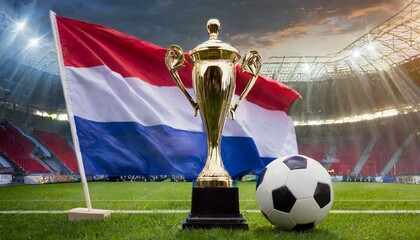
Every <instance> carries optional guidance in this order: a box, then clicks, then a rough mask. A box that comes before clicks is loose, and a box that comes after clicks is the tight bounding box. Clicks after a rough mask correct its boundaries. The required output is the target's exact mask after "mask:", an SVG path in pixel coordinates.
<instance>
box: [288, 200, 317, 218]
mask: <svg viewBox="0 0 420 240" xmlns="http://www.w3.org/2000/svg"><path fill="white" fill-rule="evenodd" d="M320 210H321V209H320V208H319V206H318V203H316V201H315V199H313V198H305V199H298V200H297V201H296V203H295V205H294V206H293V208H292V210H291V211H290V216H292V218H293V220H294V221H295V222H296V224H307V223H311V222H314V221H316V220H317V219H318V215H319V211H320Z"/></svg>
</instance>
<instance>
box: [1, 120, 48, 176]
mask: <svg viewBox="0 0 420 240" xmlns="http://www.w3.org/2000/svg"><path fill="white" fill-rule="evenodd" d="M0 140H1V141H0V151H1V152H3V153H4V154H5V155H6V156H7V157H8V158H9V159H10V160H11V161H12V162H14V163H15V164H17V165H18V166H19V167H20V168H21V169H22V170H23V171H24V172H26V173H27V174H35V173H51V171H50V170H48V169H47V168H46V167H45V166H43V165H42V164H41V163H39V162H38V160H37V159H35V158H34V157H32V156H31V153H32V149H33V148H34V144H33V143H32V142H31V141H30V140H29V139H27V138H26V137H24V136H23V135H22V134H21V133H20V132H19V131H17V130H16V129H15V128H14V127H13V125H12V124H11V123H9V122H6V123H5V124H3V125H2V126H0Z"/></svg>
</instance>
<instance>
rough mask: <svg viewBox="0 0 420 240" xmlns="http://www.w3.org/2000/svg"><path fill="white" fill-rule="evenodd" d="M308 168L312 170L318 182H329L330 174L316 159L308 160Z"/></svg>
mask: <svg viewBox="0 0 420 240" xmlns="http://www.w3.org/2000/svg"><path fill="white" fill-rule="evenodd" d="M308 168H309V169H311V172H313V173H314V174H313V176H315V178H316V180H317V181H318V182H324V183H329V184H331V176H330V174H328V171H327V170H326V169H325V168H324V167H323V166H322V165H321V164H320V163H319V162H318V161H316V160H313V161H308Z"/></svg>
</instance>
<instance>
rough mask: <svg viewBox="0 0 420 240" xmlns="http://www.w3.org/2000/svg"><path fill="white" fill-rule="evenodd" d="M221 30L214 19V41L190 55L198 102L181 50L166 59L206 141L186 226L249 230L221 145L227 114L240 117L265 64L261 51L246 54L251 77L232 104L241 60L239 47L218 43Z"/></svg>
mask: <svg viewBox="0 0 420 240" xmlns="http://www.w3.org/2000/svg"><path fill="white" fill-rule="evenodd" d="M219 31H220V23H219V21H218V20H217V19H210V20H209V21H208V22H207V32H208V33H209V36H210V39H209V40H208V41H206V42H204V43H202V44H200V45H198V46H197V47H195V48H193V49H192V50H191V51H190V52H189V61H190V62H191V63H192V64H193V69H192V80H193V89H194V93H195V96H196V99H197V102H195V101H194V99H193V97H191V95H190V94H189V93H188V91H187V90H186V88H185V86H184V84H183V83H182V81H181V78H180V76H179V74H178V70H179V69H181V68H183V67H184V63H185V58H184V52H183V50H182V49H181V47H179V46H177V45H172V46H170V47H169V48H168V50H167V52H166V56H165V62H166V66H167V68H168V70H169V72H170V74H171V76H172V78H173V79H174V81H175V83H176V84H177V85H178V87H179V88H180V89H181V91H182V92H183V93H184V94H185V96H186V97H187V99H188V101H189V102H190V104H191V105H192V107H193V109H194V113H195V114H194V115H195V116H197V111H198V110H199V111H200V115H201V119H202V120H203V123H204V127H205V130H206V137H207V149H208V150H207V159H206V164H205V166H204V168H203V170H202V171H201V173H200V174H199V175H198V178H197V180H196V186H195V187H194V188H193V196H192V204H191V205H192V207H191V214H190V215H189V216H188V218H187V219H186V220H185V221H184V224H183V227H184V228H190V227H192V228H211V227H222V228H231V229H248V224H247V223H246V221H245V220H244V219H243V218H242V215H241V214H240V213H239V193H238V189H237V188H236V187H233V186H232V179H231V177H230V175H229V173H228V172H227V171H226V169H225V168H224V166H223V161H222V156H221V151H220V144H221V138H222V131H223V127H224V125H225V122H226V118H227V117H228V115H230V116H231V117H232V119H234V118H235V110H236V108H237V107H238V105H239V103H240V102H241V100H242V99H244V98H245V97H246V96H247V94H248V93H249V91H250V90H251V88H252V87H253V86H254V84H255V82H256V80H257V78H258V74H259V72H260V70H261V65H262V62H261V56H260V55H259V54H258V52H256V51H250V52H249V53H247V54H246V55H245V57H244V59H243V62H242V70H243V72H246V73H249V74H251V75H252V77H251V79H250V81H249V82H248V84H247V86H246V87H245V89H244V91H243V92H242V94H241V95H240V96H239V99H238V100H237V101H236V102H235V104H234V105H231V101H232V97H233V95H234V93H235V87H236V65H237V63H238V61H239V59H240V58H241V56H240V54H239V51H238V50H237V49H236V48H234V47H232V46H231V45H229V44H227V43H224V42H222V41H220V40H218V35H219Z"/></svg>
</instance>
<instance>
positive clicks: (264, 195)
mask: <svg viewBox="0 0 420 240" xmlns="http://www.w3.org/2000/svg"><path fill="white" fill-rule="evenodd" d="M269 196H271V189H268V188H267V187H266V186H265V184H264V183H263V184H261V185H260V186H259V187H258V189H257V202H258V207H259V208H260V210H261V211H262V212H264V213H266V214H267V213H269V212H270V211H271V210H273V208H274V206H273V199H272V198H270V197H269Z"/></svg>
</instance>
